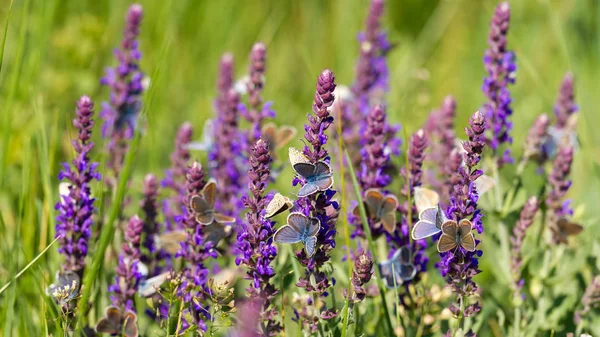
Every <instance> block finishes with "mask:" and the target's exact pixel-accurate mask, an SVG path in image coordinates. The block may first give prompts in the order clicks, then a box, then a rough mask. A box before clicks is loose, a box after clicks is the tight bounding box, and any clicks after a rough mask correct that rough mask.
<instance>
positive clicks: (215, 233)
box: [203, 222, 231, 246]
mask: <svg viewBox="0 0 600 337" xmlns="http://www.w3.org/2000/svg"><path fill="white" fill-rule="evenodd" d="M203 230H204V240H205V241H206V242H210V243H212V244H213V246H216V245H217V244H218V243H219V241H221V240H222V239H224V238H225V237H226V236H227V235H229V233H231V226H223V225H222V224H220V223H218V222H213V223H212V224H210V225H208V226H206V227H204V228H203Z"/></svg>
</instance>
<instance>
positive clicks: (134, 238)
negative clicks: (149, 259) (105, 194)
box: [108, 215, 144, 312]
mask: <svg viewBox="0 0 600 337" xmlns="http://www.w3.org/2000/svg"><path fill="white" fill-rule="evenodd" d="M143 230H144V222H143V221H142V220H141V219H140V218H139V217H138V216H137V215H134V216H133V217H131V219H129V222H128V224H127V228H126V229H125V233H124V242H123V245H122V246H121V253H120V254H119V264H118V265H117V268H116V269H115V273H116V274H117V275H116V277H115V283H113V284H112V285H110V286H109V287H108V291H109V292H111V293H113V295H111V301H112V304H113V305H114V306H116V307H118V308H121V309H126V310H130V311H133V312H135V306H134V296H135V293H136V292H137V288H138V285H139V283H140V281H141V279H142V276H143V275H142V273H141V270H140V266H139V264H140V263H141V262H140V258H141V256H142V253H141V251H140V247H141V245H142V231H143Z"/></svg>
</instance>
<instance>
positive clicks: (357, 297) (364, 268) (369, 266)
mask: <svg viewBox="0 0 600 337" xmlns="http://www.w3.org/2000/svg"><path fill="white" fill-rule="evenodd" d="M371 276H373V258H372V257H371V255H369V254H367V253H365V252H363V253H362V254H360V255H359V256H358V257H356V259H355V260H354V270H353V271H352V278H351V279H350V281H351V282H352V288H353V289H354V294H353V296H352V299H353V300H354V301H355V302H362V300H364V299H365V296H366V295H367V291H366V289H365V288H363V286H364V285H365V284H367V283H369V281H370V280H371Z"/></svg>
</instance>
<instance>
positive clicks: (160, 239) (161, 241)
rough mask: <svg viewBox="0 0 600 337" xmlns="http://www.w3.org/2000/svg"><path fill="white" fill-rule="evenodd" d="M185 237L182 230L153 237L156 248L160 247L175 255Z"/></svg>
mask: <svg viewBox="0 0 600 337" xmlns="http://www.w3.org/2000/svg"><path fill="white" fill-rule="evenodd" d="M186 238H187V233H186V232H185V231H184V230H174V231H170V232H166V233H163V234H161V235H158V236H155V237H154V243H155V245H156V248H157V249H162V250H164V251H165V252H167V253H169V254H170V255H175V254H176V253H177V252H179V250H180V249H181V243H182V242H183V241H185V239H186Z"/></svg>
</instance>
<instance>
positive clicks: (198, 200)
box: [190, 195, 208, 214]
mask: <svg viewBox="0 0 600 337" xmlns="http://www.w3.org/2000/svg"><path fill="white" fill-rule="evenodd" d="M190 208H191V209H192V210H193V211H194V212H196V213H200V214H204V212H206V210H208V203H206V200H205V199H204V198H203V197H201V196H199V195H194V196H192V197H191V199H190Z"/></svg>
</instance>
